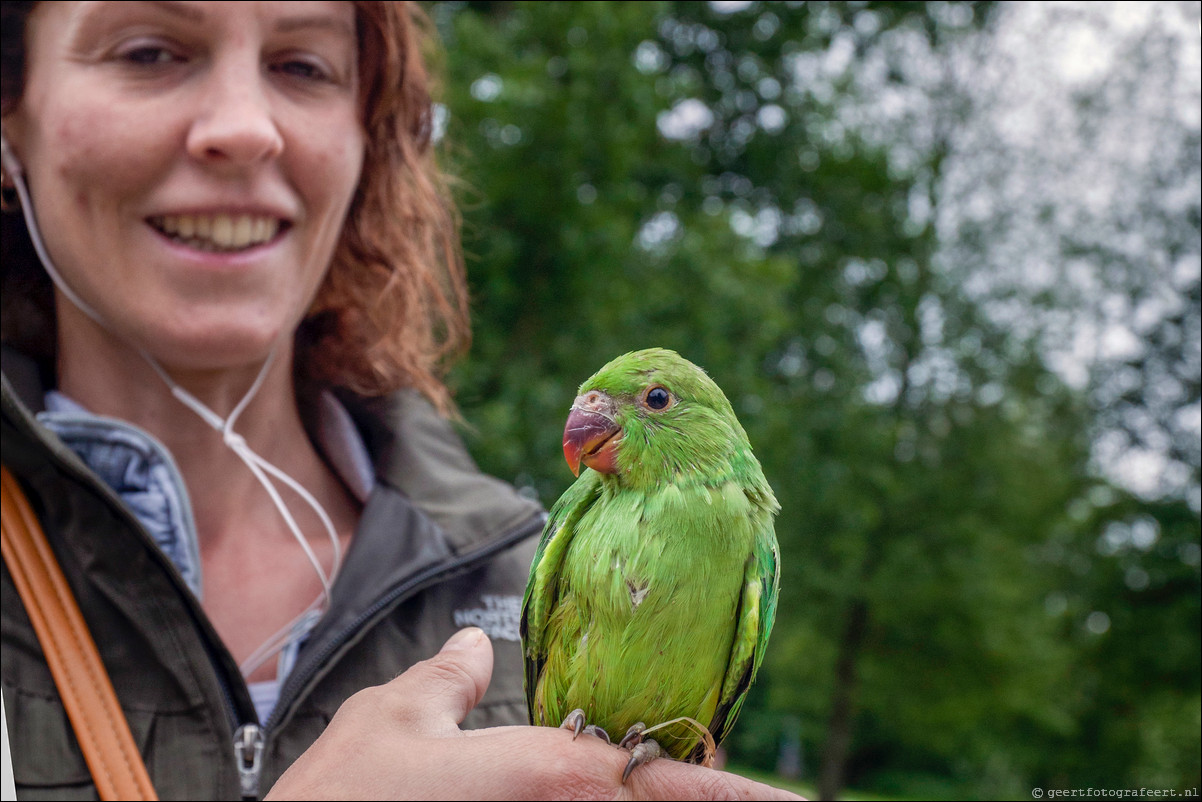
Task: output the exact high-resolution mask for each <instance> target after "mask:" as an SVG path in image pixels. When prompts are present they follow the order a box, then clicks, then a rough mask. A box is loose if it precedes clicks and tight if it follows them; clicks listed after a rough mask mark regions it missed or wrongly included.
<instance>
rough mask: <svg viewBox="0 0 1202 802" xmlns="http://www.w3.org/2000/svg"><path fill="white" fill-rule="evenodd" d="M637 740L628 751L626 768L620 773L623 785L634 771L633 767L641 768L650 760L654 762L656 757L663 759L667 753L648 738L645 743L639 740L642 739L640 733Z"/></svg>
mask: <svg viewBox="0 0 1202 802" xmlns="http://www.w3.org/2000/svg"><path fill="white" fill-rule="evenodd" d="M639 738H640V740H639V742H638V743H637V744H635V745H634V747H632V748H631V750H630V762H628V763H627V764H626V768H625V769H624V770H623V771H622V784H623V785H625V784H626V779H627V778H628V777H629V776H630V772H632V771H634V767H635V766H641V765H643V764H644V763H650V762H651V761H652V760H655V759H656V758H657V757H665V756H667V754H668V753H667V752H665V751H664V750H663V748H662V747H661V746H660V745H659V744H658V743H656V742H655V741H653V740H651V739H650V738H648V739H647V740H645V741H644V740H641V738H642V733H641V732H640V734H639ZM623 740H625V739H623Z"/></svg>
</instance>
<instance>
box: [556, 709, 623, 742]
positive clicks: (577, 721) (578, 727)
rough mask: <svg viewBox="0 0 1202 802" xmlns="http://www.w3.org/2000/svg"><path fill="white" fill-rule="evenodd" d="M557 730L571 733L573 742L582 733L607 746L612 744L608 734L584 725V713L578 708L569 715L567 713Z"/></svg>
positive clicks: (593, 726)
mask: <svg viewBox="0 0 1202 802" xmlns="http://www.w3.org/2000/svg"><path fill="white" fill-rule="evenodd" d="M559 728H560V729H561V730H568V731H569V732H571V733H572V740H573V741H574V740H576V739H577V738H579V737H580V734H581V733H584V734H586V735H592V736H594V737H596V738H600V739H601V740H602V741H605V743H607V744H608V743H613V742H612V741H610V740H609V733H608V732H606V731H605V730H603V729H601V728H600V727H598V726H597V725H595V724H585V723H584V711H583V710H581V709H580V708H576V709H575V710H573V711H572V712H571V713H568V717H567V718H565V719H564V720H563V724H560V725H559Z"/></svg>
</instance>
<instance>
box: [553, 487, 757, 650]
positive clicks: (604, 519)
mask: <svg viewBox="0 0 1202 802" xmlns="http://www.w3.org/2000/svg"><path fill="white" fill-rule="evenodd" d="M748 512H749V509H748V502H747V498H746V496H745V495H744V494H743V493H742V491H741V490H739V489H738V488H735V487H733V485H732V486H729V487H728V486H720V487H705V486H700V485H698V486H693V487H680V486H676V485H668V486H666V487H664V488H660V489H658V490H657V491H656V492H654V493H646V494H642V493H629V492H627V493H616V494H613V495H612V496H609V497H606V498H602V499H601V500H599V503H598V504H596V505H595V506H594V508H593V510H591V511H590V513H589V514H587V515H586V516H585V517H584V518H583V519H582V520H581V522H580V531H579V534H578V541H577V543H576V544H575V547H574V548H573V549H572V554H571V555H570V556H569V560H568V562H569V565H568V566H566V568H567V573H568V577H569V583H570V584H571V585H573V586H574V587H575V590H576V591H577V593H578V595H579V596H580V597H581V598H580V599H579V603H580V604H581V605H583V606H585V607H588V608H590V609H589V610H588V616H589V617H594V620H596V621H598V622H600V621H606V620H607V621H609V622H610V623H611V624H613V625H618V626H625V625H628V624H629V623H630V622H631V621H632V620H634V619H636V618H647V617H651V616H655V615H660V614H663V613H664V612H665V611H668V610H671V611H673V614H674V615H679V613H680V612H681V611H682V610H688V609H690V608H692V609H694V610H697V609H699V607H698V605H699V604H700V603H701V602H702V601H703V600H704V599H705V597H707V596H713V595H717V596H719V597H721V596H726V595H729V594H735V593H737V590H738V586H739V583H740V581H741V577H742V566H743V564H744V562H745V561H746V558H747V554H748V542H747V537H746V533H747V532H748V531H749V530H748ZM727 580H729V581H727ZM725 585H729V588H725V587H724V586H725Z"/></svg>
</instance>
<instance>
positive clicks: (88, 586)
mask: <svg viewBox="0 0 1202 802" xmlns="http://www.w3.org/2000/svg"><path fill="white" fill-rule="evenodd" d="M2 367H3V374H4V376H3V399H2V405H3V408H2V412H3V418H2V429H0V442H2V444H3V453H2V455H0V456H2V458H3V462H4V465H6V466H8V468H9V470H10V471H12V472H13V474H14V475H15V476H16V477H17V479H18V480H19V481H20V484H21V485H22V487H23V488H24V489H25V492H26V494H27V496H28V497H29V500H30V503H31V504H32V505H33V508H34V510H35V512H36V513H37V515H38V517H39V519H40V520H41V522H42V526H43V528H44V529H45V531H46V535H47V537H48V539H49V540H50V543H51V545H52V547H53V548H54V551H55V553H56V554H57V555H58V559H59V563H60V565H61V566H62V568H63V572H64V573H65V574H66V576H67V580H68V582H69V583H70V584H71V587H72V588H73V590H74V591H75V595H76V598H77V600H78V601H79V605H80V608H81V609H82V611H83V614H84V618H85V619H86V620H87V622H88V626H89V627H90V629H91V632H92V634H93V637H94V638H95V640H96V642H97V645H98V647H99V649H100V654H101V657H102V658H103V660H104V663H105V666H106V667H107V668H108V671H109V675H110V677H111V678H112V681H113V685H114V687H115V688H116V691H117V696H118V698H119V699H120V702H121V706H122V708H123V709H124V710H125V714H126V716H127V718H128V719H129V723H130V728H131V729H132V730H133V735H134V739H135V741H136V742H137V743H138V745H139V747H140V749H141V752H142V755H143V757H144V759H145V761H146V767H147V769H148V770H149V772H150V777H151V780H152V781H153V782H154V785H155V788H156V790H157V791H158V794H159V796H160V798H162V799H237V798H239V796H240V795H241V789H242V787H243V786H242V785H241V780H240V774H239V764H238V761H237V760H236V758H235V750H234V747H233V742H234V737H235V732H236V731H237V730H238V729H239V727H240V726H242V725H245V724H261V725H262V736H263V739H264V740H263V744H264V748H263V751H262V763H261V768H260V772H259V774H258V783H257V791H254V792H253V793H257V794H260V795H261V794H263V793H266V792H267V790H268V789H269V788H270V787H271V785H272V783H274V782H275V780H276V779H277V778H278V777H279V776H280V774H282V773H283V771H284V770H285V769H286V768H287V767H288V766H289V765H290V764H291V763H292V761H293V760H295V759H296V757H297V756H299V755H300V754H301V753H302V752H303V751H304V750H305V749H306V748H307V747H308V746H309V745H310V744H311V743H312V742H313V741H314V740H315V739H316V738H317V736H318V735H320V734H321V732H322V730H323V729H324V728H325V726H326V725H327V724H328V723H329V721H330V718H331V717H332V716H333V715H334V712H335V711H336V710H337V709H338V707H339V705H341V704H342V702H343V700H345V699H346V698H347V697H349V696H350V695H351V694H353V693H355V692H356V691H358V690H360V689H362V688H365V687H368V686H371V685H378V684H381V683H384V682H387V681H389V680H391V679H392V678H393V677H395V676H396V675H397V674H398V673H400V672H401V671H403V670H404V669H405V668H407V667H408V666H410V665H412V664H413V663H415V662H417V661H419V660H423V659H425V658H427V657H430V656H431V655H433V654H435V653H436V652H437V651H438V649H439V648H440V647H441V646H442V644H443V642H445V641H446V639H447V638H448V637H450V635H451V634H453V633H454V632H455V631H456V630H457V629H459V628H460V627H461V626H465V625H469V624H476V625H480V626H482V627H483V628H484V629H485V631H487V632H489V634H490V635H492V640H493V646H494V649H495V654H496V660H495V668H494V670H493V678H492V683H491V684H490V686H489V689H488V693H487V695H485V697H484V699H483V701H482V702H481V704H480V705H479V707H477V708H476V710H474V711H473V712H472V713H471V714H470V715H469V717H468V720H467V721H466V722H465V726H467V727H486V726H494V725H501V724H519V723H525V722H526V712H525V697H524V694H523V691H522V657H521V648H520V645H519V643H518V642H517V640H516V637H517V618H518V614H519V607H520V604H521V595H522V592H523V589H524V588H525V583H526V577H527V573H528V571H529V567H530V560H531V557H532V555H533V551H534V546H535V543H536V536H537V535H538V533H539V531H540V529H541V526H542V520H543V514H542V509H541V508H540V507H539V505H538V504H537V503H535V502H533V501H531V500H529V499H527V498H525V497H523V496H521V495H519V494H518V493H517V492H516V491H515V490H514V489H513V488H512V487H510V486H509V485H507V484H505V483H503V482H500V481H498V480H496V479H492V478H490V477H488V476H485V475H483V474H481V473H480V472H479V470H478V469H477V468H476V466H475V464H474V463H473V462H472V460H471V458H470V457H469V456H468V454H467V453H466V451H465V450H464V448H463V445H462V443H461V442H460V441H459V439H458V437H457V436H456V435H455V434H454V432H453V431H452V429H451V427H450V426H449V425H448V424H447V423H446V421H444V420H443V419H441V418H440V417H439V416H438V415H437V414H435V412H434V411H433V410H432V408H431V407H430V406H429V405H428V404H427V403H425V402H424V401H423V400H421V399H420V398H419V397H417V396H416V395H414V394H411V393H399V394H397V395H396V396H394V397H391V398H389V399H387V400H386V401H365V400H363V399H350V398H345V397H343V398H342V400H343V402H344V404H345V405H346V406H347V409H348V411H350V413H351V416H352V417H353V418H354V420H355V422H356V424H357V425H358V427H359V429H360V432H361V433H362V435H363V439H364V441H365V443H366V444H367V447H368V450H369V451H370V452H371V455H372V458H373V460H374V462H375V465H376V471H377V477H378V481H377V486H376V489H375V490H374V491H373V493H372V495H371V497H370V498H369V500H368V502H367V504H366V506H365V508H364V510H363V515H362V518H361V520H360V523H359V528H358V530H357V531H356V533H355V537H354V540H353V541H352V545H351V548H350V551H349V553H348V554H347V557H346V561H345V563H344V565H343V568H342V571H341V573H340V574H339V576H338V580H337V582H336V584H335V585H334V591H333V600H332V603H331V607H330V610H329V611H328V612H327V614H326V615H325V616H324V618H323V619H322V621H321V622H320V623H319V624H318V626H317V628H316V629H315V630H314V631H313V633H312V634H311V636H310V638H309V640H308V641H307V643H306V644H305V645H304V647H303V648H302V649H301V652H300V655H299V657H298V659H297V663H296V667H295V668H294V669H293V671H292V673H291V674H290V675H289V676H288V678H287V679H286V680H285V682H284V684H283V687H282V688H281V689H280V698H279V702H278V704H277V705H276V708H275V710H274V712H273V713H272V714H271V718H270V720H269V721H267V722H257V719H256V717H255V712H254V707H253V705H252V704H251V700H250V696H249V694H248V692H247V689H246V685H245V684H244V682H243V681H242V678H241V675H240V674H239V672H238V668H237V665H236V663H235V662H234V659H233V658H232V657H231V655H230V654H229V652H228V651H227V650H226V648H225V647H224V645H222V643H221V641H220V640H219V638H218V637H217V635H216V633H215V631H214V629H213V627H212V625H211V624H210V622H209V621H208V619H207V617H206V616H205V614H204V611H203V610H202V609H201V607H200V605H199V603H198V602H197V601H196V599H195V597H194V596H193V595H192V594H191V592H190V591H189V590H188V589H187V586H186V585H185V584H184V582H183V580H182V579H181V577H180V576H179V573H178V571H176V569H175V566H174V565H173V564H172V563H171V561H170V560H169V559H168V558H167V557H166V556H164V555H163V554H162V552H161V551H160V550H159V549H158V547H157V546H155V545H154V543H153V541H152V540H151V539H150V536H149V535H148V534H147V533H146V532H145V530H144V529H143V527H142V526H141V525H140V524H139V523H138V521H137V520H136V519H135V518H134V517H133V516H132V515H131V514H130V512H129V511H128V510H127V509H126V508H125V507H124V505H123V504H122V503H121V502H120V501H119V500H118V499H117V497H116V496H115V494H114V493H113V492H112V491H111V490H110V489H109V488H108V487H107V486H105V485H104V484H103V483H102V482H100V481H99V479H97V478H96V477H95V476H94V475H93V474H92V472H91V471H90V470H89V469H88V468H87V467H86V466H85V465H84V464H83V462H82V461H81V460H80V459H79V458H78V457H77V456H76V455H75V454H74V452H72V451H70V450H69V449H68V448H67V447H66V446H65V445H64V444H63V443H62V442H61V441H60V440H59V439H58V438H57V437H56V436H55V435H54V434H52V433H51V432H49V431H48V430H47V429H45V428H44V427H42V426H40V425H39V424H38V423H37V421H36V420H35V418H34V414H35V413H36V412H37V411H38V410H40V409H41V408H42V398H43V391H44V387H43V384H42V382H41V381H40V380H39V374H38V370H37V368H36V366H35V365H34V363H33V362H32V361H31V360H29V359H26V358H25V357H23V356H21V355H19V354H16V353H15V352H13V351H12V350H10V349H7V348H6V349H4V354H3V365H2ZM267 570H269V568H268V569H267ZM0 591H2V593H3V597H2V599H3V606H2V608H0V622H2V625H3V630H2V635H3V651H2V658H3V659H2V670H0V679H2V680H3V687H4V704H5V712H6V714H7V717H8V726H9V734H10V739H9V742H10V744H11V746H12V751H13V770H14V775H15V777H16V782H17V794H18V798H19V799H22V800H27V799H95V798H96V789H95V787H94V786H93V784H92V782H91V777H90V775H89V773H88V769H87V766H86V765H85V763H84V760H83V756H82V754H81V753H80V750H79V746H78V744H77V743H76V741H75V736H74V734H73V733H72V731H71V728H70V725H69V723H68V721H67V718H66V714H65V712H64V710H63V706H62V703H61V702H60V700H59V696H58V692H57V691H56V690H55V686H54V681H53V679H52V678H51V676H50V671H49V669H48V668H47V666H46V662H45V658H44V657H43V656H42V652H41V648H40V647H39V645H38V642H37V639H36V638H35V636H34V634H33V629H32V626H31V625H30V623H29V619H28V617H27V616H26V613H25V609H24V607H23V606H22V604H21V601H20V598H19V597H18V596H17V592H16V589H15V588H14V586H13V583H12V577H11V575H10V574H9V571H8V568H7V567H5V568H4V570H3V575H2V577H0ZM253 732H254V729H253V728H249V729H246V730H243V734H247V733H253ZM248 778H249V779H250V780H253V779H254V777H253V775H248ZM252 785H253V783H252Z"/></svg>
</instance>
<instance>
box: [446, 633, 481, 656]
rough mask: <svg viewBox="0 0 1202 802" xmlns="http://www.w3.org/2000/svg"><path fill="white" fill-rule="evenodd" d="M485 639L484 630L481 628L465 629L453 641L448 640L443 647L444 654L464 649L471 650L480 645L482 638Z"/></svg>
mask: <svg viewBox="0 0 1202 802" xmlns="http://www.w3.org/2000/svg"><path fill="white" fill-rule="evenodd" d="M482 637H484V630H482V629H480V627H465V628H464V629H461V630H459V631H458V632H456V633H455V634H454V635H452V636H451V639H450V640H448V641H447V642H446V643H445V644H444V645H443V647H442V651H444V652H453V651H456V650H462V649H471V648H472V647H474V646H476V645H477V644H478V643H480V638H482Z"/></svg>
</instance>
